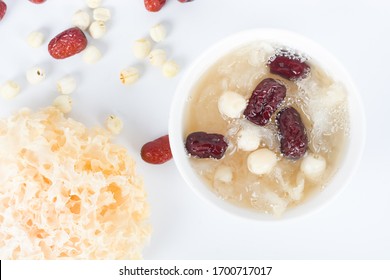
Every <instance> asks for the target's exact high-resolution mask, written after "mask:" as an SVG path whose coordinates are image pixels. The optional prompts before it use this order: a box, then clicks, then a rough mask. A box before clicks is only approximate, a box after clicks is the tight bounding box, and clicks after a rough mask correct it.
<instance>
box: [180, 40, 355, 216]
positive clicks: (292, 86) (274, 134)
mask: <svg viewBox="0 0 390 280" xmlns="http://www.w3.org/2000/svg"><path fill="white" fill-rule="evenodd" d="M285 49H286V48H285V47H284V46H276V45H275V46H274V45H272V44H269V43H266V42H256V43H251V44H249V45H245V46H243V47H240V48H239V49H236V50H234V51H233V52H231V53H229V54H227V55H225V56H224V57H222V58H221V59H219V60H218V61H217V62H216V63H215V64H214V65H212V66H211V67H210V68H209V69H208V70H207V71H206V72H205V73H204V75H203V76H202V78H201V79H200V80H199V82H198V83H197V85H196V86H195V87H194V89H193V92H192V93H191V95H190V98H189V99H188V104H187V108H186V109H187V116H186V118H187V119H186V122H185V128H184V133H185V135H184V137H187V135H189V134H190V133H192V132H197V131H202V132H207V133H218V134H222V135H223V136H224V137H225V138H224V139H225V140H226V142H227V143H228V148H227V150H226V152H225V154H224V156H223V157H222V158H221V159H219V160H218V159H213V158H196V157H190V161H191V164H192V166H193V168H194V169H195V170H196V172H197V173H198V174H199V175H200V176H201V177H202V178H203V179H204V180H205V181H206V182H207V184H208V185H209V186H210V188H211V189H212V190H213V191H214V192H215V194H216V195H218V196H220V197H221V198H223V199H226V200H228V201H230V202H232V203H234V204H236V205H239V206H242V207H246V208H249V209H254V210H256V211H260V212H266V213H272V214H274V215H281V214H282V213H283V212H284V211H285V210H286V209H287V208H289V207H293V206H295V205H297V204H299V203H302V202H303V201H305V200H306V199H307V198H308V197H310V195H311V194H313V193H314V192H315V191H318V190H320V189H321V188H323V187H326V184H327V182H329V180H330V179H331V177H332V176H333V175H334V173H335V172H336V171H337V168H338V164H339V162H340V159H341V158H342V156H343V150H344V149H343V147H344V145H345V143H346V139H347V138H348V124H349V121H348V110H347V107H348V106H347V93H346V91H345V89H344V87H343V85H342V81H336V80H335V79H334V78H333V77H332V76H331V75H330V74H328V73H326V72H325V71H324V70H323V69H321V67H320V66H319V65H317V64H316V62H315V61H314V60H313V59H310V58H309V59H307V61H306V63H307V64H308V65H309V66H310V72H309V74H307V76H306V77H305V78H302V79H298V80H295V81H290V80H288V79H285V78H282V77H281V76H279V75H275V74H271V73H270V70H269V66H268V65H267V64H268V62H269V60H270V58H271V59H272V57H273V56H275V53H278V52H280V50H285ZM290 52H292V51H291V50H290ZM296 55H299V54H296ZM266 78H273V79H274V80H276V81H278V82H280V83H281V84H283V85H285V86H286V89H287V92H286V97H285V98H284V100H283V101H282V103H281V104H280V106H279V107H278V109H277V111H276V112H275V113H274V114H273V115H272V117H271V119H270V121H269V122H268V124H266V125H265V126H259V125H255V124H253V123H252V122H250V121H248V120H247V119H246V118H245V116H243V114H242V113H241V115H240V117H235V118H231V117H227V116H226V115H223V114H222V113H221V112H220V109H219V107H218V102H219V98H220V97H221V95H223V94H224V93H226V92H228V91H232V92H235V93H238V94H239V95H241V96H243V97H244V98H245V99H246V100H248V99H249V98H250V97H251V95H252V92H253V90H254V89H255V88H256V86H257V85H258V84H259V83H260V82H261V81H263V80H264V79H266ZM286 107H293V108H295V109H296V110H297V111H298V113H299V114H300V117H301V120H302V122H303V124H304V126H305V130H306V134H307V138H308V149H307V151H306V153H305V155H304V156H303V157H302V158H300V159H297V160H292V159H288V158H286V157H285V156H284V155H283V154H282V153H281V151H280V134H279V133H278V127H277V124H276V120H275V119H276V116H277V113H278V112H279V111H280V110H282V109H283V108H286ZM244 132H245V133H246V134H247V135H248V134H250V135H252V136H251V139H252V140H253V139H254V138H253V137H255V138H257V141H258V142H259V145H258V147H257V148H256V149H254V148H253V147H252V148H248V149H246V148H242V147H241V145H240V139H241V138H240V137H242V135H243V133H244ZM255 142H256V141H255ZM252 146H253V145H252ZM259 149H267V150H270V151H272V152H273V153H274V154H275V155H276V158H277V161H276V164H274V165H273V166H272V168H271V170H270V171H269V172H266V173H265V174H261V175H259V174H254V173H252V172H251V171H250V170H249V168H248V157H249V155H250V154H251V153H253V152H254V151H255V150H259ZM318 159H320V161H318Z"/></svg>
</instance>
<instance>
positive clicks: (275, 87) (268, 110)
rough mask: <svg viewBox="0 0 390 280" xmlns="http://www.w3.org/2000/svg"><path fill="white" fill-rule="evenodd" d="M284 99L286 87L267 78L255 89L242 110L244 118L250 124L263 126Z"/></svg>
mask: <svg viewBox="0 0 390 280" xmlns="http://www.w3.org/2000/svg"><path fill="white" fill-rule="evenodd" d="M285 97H286V87H285V86H284V85H283V84H281V83H279V82H277V81H275V80H274V79H271V78H268V79H264V80H263V81H261V83H260V84H258V86H257V87H256V88H255V90H254V91H253V93H252V96H251V97H250V99H249V101H248V105H247V107H246V108H245V110H244V116H245V118H246V119H247V120H249V121H250V122H252V123H254V124H257V125H261V126H264V125H266V124H267V123H268V122H269V120H270V119H271V117H272V115H273V113H275V111H276V109H277V108H278V107H279V105H280V103H281V102H282V101H283V99H284V98H285Z"/></svg>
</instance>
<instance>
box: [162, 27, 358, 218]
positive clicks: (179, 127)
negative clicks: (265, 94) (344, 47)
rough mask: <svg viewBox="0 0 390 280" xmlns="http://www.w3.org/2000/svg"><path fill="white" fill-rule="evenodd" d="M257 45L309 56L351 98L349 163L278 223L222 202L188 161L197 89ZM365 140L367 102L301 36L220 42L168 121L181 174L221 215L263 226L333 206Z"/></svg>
mask: <svg viewBox="0 0 390 280" xmlns="http://www.w3.org/2000/svg"><path fill="white" fill-rule="evenodd" d="M255 41H268V42H272V43H275V44H280V45H284V46H288V47H290V48H292V49H296V50H298V51H300V52H302V53H305V54H307V55H308V56H309V57H311V58H312V59H313V60H315V61H316V62H317V63H319V64H320V65H321V67H322V68H324V69H325V70H326V71H328V72H329V73H331V75H332V76H333V77H337V79H338V80H340V81H341V82H342V83H343V84H344V86H345V88H346V90H347V92H348V103H349V117H350V135H349V140H348V143H347V144H346V145H345V149H346V151H345V154H344V158H343V159H342V160H341V161H340V166H339V169H338V171H337V173H336V174H335V175H334V176H333V178H331V181H330V182H329V183H328V184H327V186H326V187H325V188H324V190H321V191H320V192H318V193H317V194H315V195H313V196H311V197H310V198H309V199H308V200H307V201H306V202H304V203H302V204H300V205H299V206H296V207H294V208H291V209H288V210H287V211H286V213H284V214H283V216H282V217H280V218H275V217H274V216H272V215H270V214H264V213H259V212H256V211H253V210H251V209H246V208H241V207H238V206H235V205H233V204H231V203H230V202H227V201H224V200H222V199H220V198H219V197H217V195H216V194H214V193H213V192H212V190H211V188H210V187H209V186H207V185H206V184H205V183H204V181H203V180H202V178H200V176H199V175H197V173H196V172H195V171H194V169H193V168H192V167H191V164H190V161H189V156H188V154H187V152H186V150H185V147H184V142H185V137H186V135H184V126H185V123H184V122H185V118H184V115H185V112H184V111H185V108H186V106H187V101H188V98H189V96H190V93H191V91H192V89H193V87H194V86H195V85H196V84H197V83H198V80H199V79H200V78H201V76H202V75H203V74H204V73H205V72H206V71H207V70H208V69H209V67H210V66H212V65H213V64H214V63H215V62H216V61H217V60H218V59H220V58H221V57H223V56H224V55H226V54H228V53H230V52H231V51H233V50H235V49H237V48H238V47H240V46H244V45H247V44H249V43H251V42H255ZM365 135H366V128H365V116H364V110H363V106H362V102H361V99H360V96H359V93H358V90H357V88H356V87H355V85H354V83H353V81H352V79H351V77H350V76H349V74H348V73H347V71H346V70H345V69H344V67H343V66H342V65H341V64H340V63H339V62H338V61H337V59H335V58H334V57H333V56H332V55H331V54H330V53H329V52H328V51H326V50H325V49H324V48H323V47H321V46H320V45H318V44H316V43H315V42H313V41H311V40H309V39H307V38H305V37H303V36H301V35H298V34H295V33H291V32H289V31H284V30H276V29H254V30H249V31H244V32H241V33H238V34H235V35H232V36H230V37H228V38H226V39H224V40H222V41H220V42H219V43H217V44H215V45H214V46H212V47H211V48H210V49H208V50H207V51H205V52H204V53H203V54H202V55H201V56H200V57H199V58H198V59H197V60H196V61H195V62H194V63H193V64H192V66H191V67H190V68H189V70H188V71H187V73H186V74H185V75H184V77H183V78H182V79H181V81H180V83H179V85H178V87H177V89H176V93H175V97H174V100H173V103H172V107H171V111H170V120H169V138H170V144H171V149H172V154H173V158H174V161H175V164H176V166H177V168H178V170H179V172H180V173H181V175H182V177H183V178H184V180H185V181H186V182H187V184H188V185H189V186H190V187H191V188H192V190H193V191H194V192H195V193H196V194H198V195H199V196H200V197H202V198H203V199H205V200H206V201H208V202H210V203H211V204H213V205H215V206H217V207H218V208H220V209H223V210H225V211H227V212H229V213H231V214H235V215H238V216H241V217H244V218H251V219H255V220H259V221H277V220H286V219H290V218H295V217H302V216H304V215H306V214H309V213H313V212H314V211H315V210H318V209H320V208H322V207H323V206H324V205H326V204H327V203H329V202H330V201H331V200H333V199H334V198H335V197H336V196H337V195H338V194H340V192H341V191H342V190H343V189H344V188H345V187H346V186H347V185H348V183H349V181H350V179H351V178H352V176H353V174H354V173H355V171H356V169H357V167H358V164H359V162H360V159H361V156H362V153H363V148H364V142H365Z"/></svg>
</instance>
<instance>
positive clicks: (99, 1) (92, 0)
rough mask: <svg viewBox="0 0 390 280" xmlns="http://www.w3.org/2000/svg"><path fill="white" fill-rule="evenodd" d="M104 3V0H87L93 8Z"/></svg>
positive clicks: (88, 4)
mask: <svg viewBox="0 0 390 280" xmlns="http://www.w3.org/2000/svg"><path fill="white" fill-rule="evenodd" d="M101 4H102V0H87V6H88V7H90V8H91V9H96V8H97V7H100V5H101Z"/></svg>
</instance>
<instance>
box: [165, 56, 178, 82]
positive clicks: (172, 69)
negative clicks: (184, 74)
mask: <svg viewBox="0 0 390 280" xmlns="http://www.w3.org/2000/svg"><path fill="white" fill-rule="evenodd" d="M162 72H163V75H164V76H165V77H167V78H173V77H175V76H176V75H177V73H179V65H177V63H176V62H174V61H172V60H169V61H167V62H165V63H164V65H163V67H162Z"/></svg>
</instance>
